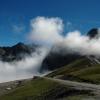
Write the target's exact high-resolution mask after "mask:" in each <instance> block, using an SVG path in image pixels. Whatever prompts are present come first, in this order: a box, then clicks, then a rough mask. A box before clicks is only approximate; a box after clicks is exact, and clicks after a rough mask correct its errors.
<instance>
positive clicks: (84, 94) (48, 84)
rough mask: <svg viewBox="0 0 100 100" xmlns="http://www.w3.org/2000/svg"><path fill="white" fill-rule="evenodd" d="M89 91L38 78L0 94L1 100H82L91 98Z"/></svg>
mask: <svg viewBox="0 0 100 100" xmlns="http://www.w3.org/2000/svg"><path fill="white" fill-rule="evenodd" d="M89 95H90V93H89V91H82V90H75V89H72V88H70V87H68V86H64V85H62V84H60V83H57V82H54V81H51V80H48V79H44V78H38V79H35V80H30V81H29V82H27V83H25V84H24V85H23V86H20V87H17V88H16V89H14V90H12V91H10V92H8V93H7V94H4V95H2V96H0V100H62V99H63V98H64V99H65V100H66V99H67V98H68V100H75V98H76V100H81V99H82V98H90V96H89Z"/></svg>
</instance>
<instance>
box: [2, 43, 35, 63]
mask: <svg viewBox="0 0 100 100" xmlns="http://www.w3.org/2000/svg"><path fill="white" fill-rule="evenodd" d="M35 48H36V45H33V46H30V45H25V44H23V43H18V44H16V45H14V46H12V47H0V59H1V60H3V61H13V60H20V59H22V58H23V57H24V56H25V55H29V54H31V53H32V52H34V51H35Z"/></svg>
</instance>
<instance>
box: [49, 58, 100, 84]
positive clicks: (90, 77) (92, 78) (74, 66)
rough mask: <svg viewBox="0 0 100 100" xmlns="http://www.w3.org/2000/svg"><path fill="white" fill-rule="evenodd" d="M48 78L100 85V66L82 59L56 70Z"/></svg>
mask: <svg viewBox="0 0 100 100" xmlns="http://www.w3.org/2000/svg"><path fill="white" fill-rule="evenodd" d="M47 76H48V77H55V78H61V79H69V80H76V81H83V82H90V83H96V84H99V83H100V64H94V65H91V64H90V62H89V60H87V59H80V60H77V61H75V62H73V63H71V64H69V65H67V66H64V67H62V68H59V69H57V70H55V71H54V72H52V73H50V74H48V75H47Z"/></svg>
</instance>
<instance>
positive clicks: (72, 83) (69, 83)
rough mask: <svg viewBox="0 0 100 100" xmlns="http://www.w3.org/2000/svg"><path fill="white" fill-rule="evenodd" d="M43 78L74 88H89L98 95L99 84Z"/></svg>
mask: <svg viewBox="0 0 100 100" xmlns="http://www.w3.org/2000/svg"><path fill="white" fill-rule="evenodd" d="M45 78H46V79H49V80H52V81H55V82H59V83H60V84H64V85H67V86H70V87H71V88H74V89H78V90H90V91H92V92H93V93H94V94H96V95H99V96H100V85H96V84H91V83H83V82H75V81H70V80H61V79H56V78H48V77H45Z"/></svg>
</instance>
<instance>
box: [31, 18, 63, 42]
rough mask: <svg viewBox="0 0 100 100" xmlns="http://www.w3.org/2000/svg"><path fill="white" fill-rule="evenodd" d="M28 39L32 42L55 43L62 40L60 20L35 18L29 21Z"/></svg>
mask: <svg viewBox="0 0 100 100" xmlns="http://www.w3.org/2000/svg"><path fill="white" fill-rule="evenodd" d="M31 26H32V30H31V33H30V38H31V39H32V40H34V41H41V42H45V41H46V42H47V43H55V42H58V41H60V40H61V39H62V37H61V36H60V35H61V34H62V32H63V22H62V20H61V19H60V18H45V17H37V18H36V19H33V20H32V21H31Z"/></svg>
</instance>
